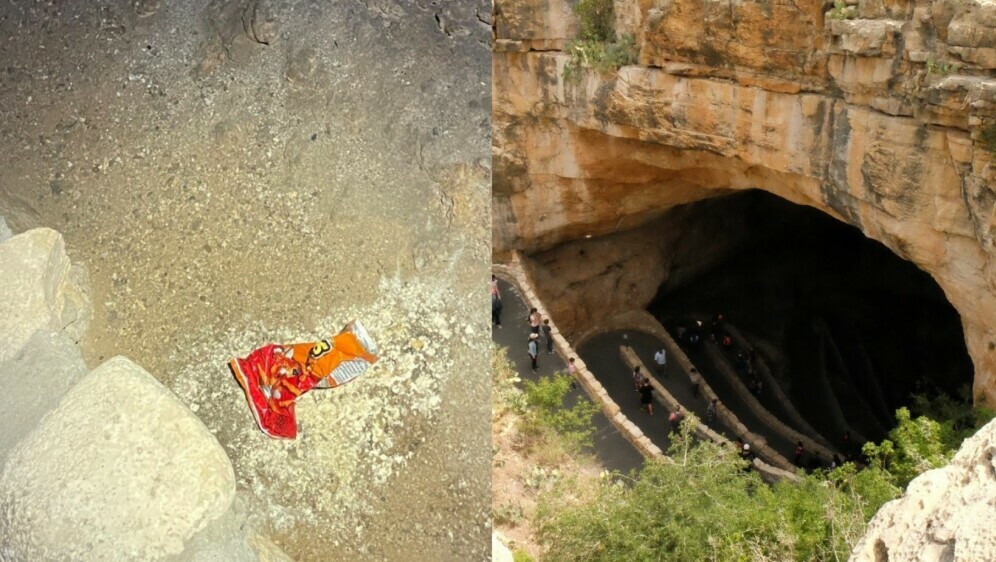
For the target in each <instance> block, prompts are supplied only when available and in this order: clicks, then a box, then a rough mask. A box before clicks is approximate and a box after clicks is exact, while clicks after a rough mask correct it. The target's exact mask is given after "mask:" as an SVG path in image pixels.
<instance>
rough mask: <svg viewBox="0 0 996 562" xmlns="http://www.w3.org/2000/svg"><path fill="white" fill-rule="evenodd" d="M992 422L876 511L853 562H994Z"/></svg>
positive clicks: (995, 447)
mask: <svg viewBox="0 0 996 562" xmlns="http://www.w3.org/2000/svg"><path fill="white" fill-rule="evenodd" d="M994 455H996V421H992V422H989V424H988V425H986V426H985V427H984V428H982V429H981V430H980V431H979V432H978V433H977V434H975V435H974V436H973V437H971V438H969V439H966V440H965V442H964V443H963V444H962V446H961V449H959V450H958V454H956V455H955V457H954V459H953V460H952V461H951V463H950V464H949V465H948V466H946V467H944V468H939V469H937V470H929V471H927V472H924V473H923V474H921V475H920V476H918V477H917V478H915V479H914V480H913V481H912V482H911V483H910V485H909V487H908V488H907V489H906V493H905V494H903V497H901V498H899V499H897V500H893V501H891V502H889V503H887V504H885V505H884V506H882V508H881V509H879V510H878V513H876V514H875V517H874V518H873V519H872V520H871V523H869V525H868V530H867V531H866V532H865V535H864V537H862V538H861V540H860V541H858V544H857V546H855V548H854V552H853V554H852V555H851V560H852V561H853V562H864V561H866V560H867V561H874V562H888V561H889V560H919V561H921V562H930V561H935V560H936V561H944V562H975V561H978V560H996V509H994V507H993V506H994V503H996V460H994V459H996V456H994Z"/></svg>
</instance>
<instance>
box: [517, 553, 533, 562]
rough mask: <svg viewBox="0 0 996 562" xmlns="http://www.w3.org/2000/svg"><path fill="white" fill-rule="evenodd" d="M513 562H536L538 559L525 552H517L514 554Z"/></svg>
mask: <svg viewBox="0 0 996 562" xmlns="http://www.w3.org/2000/svg"><path fill="white" fill-rule="evenodd" d="M512 562H536V559H535V558H533V557H532V556H529V553H528V552H526V551H525V550H516V551H515V552H513V553H512Z"/></svg>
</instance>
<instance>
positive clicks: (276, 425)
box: [228, 321, 377, 439]
mask: <svg viewBox="0 0 996 562" xmlns="http://www.w3.org/2000/svg"><path fill="white" fill-rule="evenodd" d="M375 353H377V347H376V344H374V342H373V340H372V339H371V338H370V335H369V334H367V331H366V330H365V329H364V328H363V325H362V324H360V323H359V322H358V321H353V322H350V323H349V324H347V325H346V327H344V328H343V329H342V331H340V332H339V333H338V334H336V335H335V336H333V337H331V338H328V339H323V340H320V341H317V342H311V343H296V344H284V345H278V344H272V343H271V344H268V345H265V346H263V347H261V348H259V349H256V350H255V351H253V352H252V353H250V354H249V355H248V356H246V357H244V358H234V359H232V360H230V361H229V362H228V366H229V368H231V370H232V374H233V375H235V379H236V380H238V382H239V385H241V386H242V390H243V391H244V392H245V395H246V401H247V402H248V403H249V409H250V410H251V411H252V414H253V417H255V418H256V423H257V424H258V425H259V428H260V429H261V430H263V432H264V433H266V434H267V435H269V436H270V437H274V438H278V439H294V438H295V437H297V418H296V417H295V415H294V402H295V401H296V400H297V399H298V398H299V397H300V396H302V395H303V394H304V393H306V392H308V391H310V390H312V389H314V388H335V387H338V386H342V385H344V384H346V383H347V382H349V381H352V380H354V379H356V378H357V377H359V376H360V375H362V374H363V373H364V372H366V370H367V369H368V368H369V367H370V366H371V365H373V364H374V363H375V362H376V361H377V356H376V355H375Z"/></svg>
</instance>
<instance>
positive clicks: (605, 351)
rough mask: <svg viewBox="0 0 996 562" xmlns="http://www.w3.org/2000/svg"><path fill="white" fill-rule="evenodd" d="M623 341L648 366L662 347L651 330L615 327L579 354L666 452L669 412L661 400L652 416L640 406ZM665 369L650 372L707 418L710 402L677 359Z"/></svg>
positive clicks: (588, 342) (689, 407) (686, 405)
mask: <svg viewBox="0 0 996 562" xmlns="http://www.w3.org/2000/svg"><path fill="white" fill-rule="evenodd" d="M623 345H628V346H630V347H632V348H633V351H635V352H636V354H637V355H638V356H639V357H640V360H641V361H643V364H644V365H645V366H646V367H647V368H648V369H654V368H655V367H654V365H655V363H654V353H655V352H656V351H657V350H658V349H660V348H661V347H662V346H661V342H660V341H658V339H657V338H655V337H654V336H652V335H650V334H647V333H644V332H640V331H635V330H613V331H610V332H605V333H602V334H598V335H595V336H592V337H591V338H589V339H587V340H586V341H585V342H584V343H583V344H582V345H581V346H580V347H579V348H578V354H579V355H580V356H581V359H582V360H583V361H584V362H585V364H586V365H588V368H589V369H590V370H591V372H592V373H595V374H596V375H597V376H598V382H600V383H602V386H603V387H604V388H605V390H606V391H607V392H608V393H609V396H610V397H611V398H612V399H613V400H614V401H615V402H616V404H618V405H619V408H620V410H622V412H623V413H624V414H625V415H626V417H628V418H629V420H630V421H631V422H633V423H634V424H636V426H637V427H639V428H640V430H641V431H643V433H644V434H645V435H646V436H647V437H649V438H650V440H651V441H652V442H653V443H654V445H657V446H658V447H660V448H661V450H662V451H665V452H666V451H667V449H668V447H669V446H670V445H671V442H670V440H669V439H668V434H669V433H670V432H671V426H670V424H669V423H668V421H667V417H668V414H669V413H670V412H669V411H668V410H667V409H666V408H664V406H663V405H662V404H661V403H660V402H655V404H654V415H653V416H651V415H650V414H648V413H646V412H644V411H643V410H641V409H640V394H639V393H638V392H636V388H635V387H634V386H633V371H632V369H630V368H629V366H628V365H626V363H625V362H624V361H623V359H622V357H621V356H620V355H619V347H620V346H623ZM664 373H665V376H663V377H661V376H657V375H656V374H655V373H651V374H652V375H653V376H654V378H656V379H657V381H658V382H660V383H661V384H662V385H663V386H664V387H665V388H666V389H667V390H668V392H670V393H671V395H672V396H674V398H675V399H676V400H677V401H678V402H679V403H680V404H681V405H682V406H683V407H684V408H685V409H687V410H690V411H692V412H694V413H695V415H697V416H699V418H700V419H702V420H703V421H704V420H705V419H706V415H705V414H706V407H707V406H708V404H706V401H705V399H704V398H702V397H701V396H696V395H695V394H694V393H693V390H692V386H691V383H690V382H689V379H688V375H687V374H686V373H683V372H682V371H681V368H680V367H679V366H678V365H677V362H676V361H668V363H667V367H666V368H665V370H664ZM711 427H712V428H713V429H714V430H715V431H718V432H720V433H723V434H724V435H726V437H727V438H730V439H732V438H734V437H735V436H731V434H730V432H729V431H728V430H727V429H726V428H725V427H723V426H722V425H721V424H719V423H718V422H713V424H712V425H711Z"/></svg>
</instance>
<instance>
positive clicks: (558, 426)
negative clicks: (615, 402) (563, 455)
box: [525, 373, 598, 450]
mask: <svg viewBox="0 0 996 562" xmlns="http://www.w3.org/2000/svg"><path fill="white" fill-rule="evenodd" d="M572 383H573V379H572V378H571V377H570V376H569V375H565V374H563V373H555V374H553V375H551V376H549V377H540V379H539V380H538V381H537V382H532V381H525V403H526V405H527V406H528V408H527V409H526V412H525V413H526V420H527V426H528V425H530V424H531V425H535V426H538V427H539V428H548V429H550V430H553V431H554V432H555V433H556V434H557V435H558V436H559V437H560V438H561V439H562V440H563V441H564V443H565V444H566V445H567V446H568V448H570V449H574V450H579V449H581V448H584V447H590V446H591V445H592V437H593V436H594V433H595V426H594V425H593V424H592V418H594V416H595V414H596V413H597V412H598V406H596V405H595V404H594V403H592V401H591V400H588V399H587V398H585V397H578V400H577V402H576V403H575V404H574V406H572V407H567V406H566V405H565V399H566V398H567V394H568V393H569V392H570V390H571V386H572ZM525 429H527V430H528V429H529V427H526V428H525Z"/></svg>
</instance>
